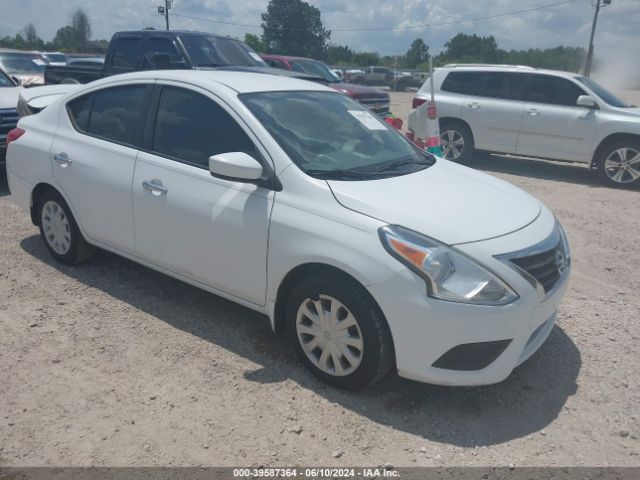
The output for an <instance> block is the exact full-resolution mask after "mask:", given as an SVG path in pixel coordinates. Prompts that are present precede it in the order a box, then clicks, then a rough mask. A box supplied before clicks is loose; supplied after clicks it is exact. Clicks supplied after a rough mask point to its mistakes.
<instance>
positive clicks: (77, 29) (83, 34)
mask: <svg viewBox="0 0 640 480" xmlns="http://www.w3.org/2000/svg"><path fill="white" fill-rule="evenodd" d="M71 27H72V28H73V32H74V47H75V49H76V50H77V51H80V52H86V51H87V45H88V43H89V39H90V38H91V22H90V21H89V15H88V14H87V12H86V11H85V10H83V9H82V8H78V9H77V10H76V11H75V12H73V16H72V17H71Z"/></svg>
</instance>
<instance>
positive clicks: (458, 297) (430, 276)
mask: <svg viewBox="0 0 640 480" xmlns="http://www.w3.org/2000/svg"><path fill="white" fill-rule="evenodd" d="M380 239H381V240H382V244H383V245H384V247H385V249H386V250H387V251H388V252H389V253H390V254H391V255H392V256H394V257H395V258H397V259H398V260H399V261H400V262H402V263H403V264H405V265H406V266H407V267H409V268H410V269H411V270H413V271H414V272H416V273H417V274H418V275H420V276H421V277H422V278H424V280H425V282H426V284H427V290H428V294H429V296H431V297H434V298H438V299H440V300H448V301H450V302H459V303H471V304H476V305H506V304H507V303H510V302H513V301H514V300H515V299H517V298H518V295H517V294H516V293H515V292H514V291H513V290H512V289H511V288H510V287H509V286H508V285H507V284H506V283H504V282H503V281H502V280H501V279H500V278H498V276H497V275H495V274H494V273H492V272H490V271H489V270H487V269H486V268H485V267H483V266H481V265H480V264H478V263H476V262H475V261H473V260H472V259H471V258H469V257H467V256H466V255H464V254H462V253H460V252H458V251H456V250H454V249H452V248H451V247H448V246H447V245H444V244H442V243H440V242H437V241H435V240H433V239H431V238H428V237H425V236H423V235H420V234H418V233H416V232H413V231H411V230H408V229H406V228H403V227H399V226H397V225H390V226H387V227H383V228H381V229H380Z"/></svg>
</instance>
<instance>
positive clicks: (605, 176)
mask: <svg viewBox="0 0 640 480" xmlns="http://www.w3.org/2000/svg"><path fill="white" fill-rule="evenodd" d="M621 149H627V153H626V157H627V158H626V159H625V160H626V161H629V160H631V158H633V157H635V156H636V155H639V154H640V140H635V139H629V140H621V141H618V142H612V143H610V144H608V145H605V146H604V147H603V148H601V149H600V151H599V152H598V155H597V157H596V159H595V162H594V163H595V166H596V169H597V172H598V177H600V180H602V181H603V182H604V183H606V184H607V185H612V186H615V187H625V188H628V187H634V186H637V185H638V184H640V176H638V177H637V178H635V180H634V179H633V177H634V175H638V174H640V164H634V165H633V167H634V168H633V169H632V173H630V172H629V170H628V169H629V168H630V167H629V166H628V165H627V170H626V171H625V170H624V169H623V171H622V176H621V177H618V176H617V175H616V173H618V172H620V169H617V168H615V167H613V166H610V168H607V166H606V161H607V159H608V158H609V157H612V160H613V162H614V164H615V162H618V161H621V160H622V157H621V155H620V154H618V153H616V152H618V151H620V150H621ZM617 178H619V180H616V179H617Z"/></svg>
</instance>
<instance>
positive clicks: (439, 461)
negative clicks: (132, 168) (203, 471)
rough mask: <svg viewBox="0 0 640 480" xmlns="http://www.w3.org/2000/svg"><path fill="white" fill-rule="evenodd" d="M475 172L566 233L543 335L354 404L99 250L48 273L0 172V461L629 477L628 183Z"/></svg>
mask: <svg viewBox="0 0 640 480" xmlns="http://www.w3.org/2000/svg"><path fill="white" fill-rule="evenodd" d="M392 96H393V105H394V107H392V109H393V110H394V111H395V112H398V110H400V107H401V106H402V105H408V103H409V101H410V98H411V94H408V93H405V94H392ZM632 101H633V99H632ZM636 101H637V100H636ZM638 103H640V101H639V102H638ZM400 113H401V112H400ZM401 114H402V113H401ZM405 114H406V113H405ZM473 166H475V167H477V168H479V169H481V170H484V171H486V172H488V173H490V174H492V175H496V176H498V177H500V178H503V179H505V180H508V181H510V182H513V183H514V184H516V185H518V186H520V187H521V188H523V189H525V190H527V191H529V192H530V193H532V194H533V195H535V196H537V197H538V198H540V199H541V200H542V201H543V202H545V203H546V205H548V206H549V207H550V208H551V209H552V210H553V211H554V213H555V214H556V215H557V216H558V217H559V219H560V221H561V222H562V223H563V225H564V226H565V228H566V230H567V233H568V236H569V240H570V243H571V246H572V249H573V261H574V264H573V265H574V269H573V277H572V280H571V287H570V291H569V293H568V296H567V299H566V301H565V302H564V304H563V306H562V308H561V311H560V314H559V319H558V325H557V327H556V328H555V329H554V330H553V332H552V334H551V336H550V338H549V340H548V341H547V343H546V344H545V345H544V346H543V347H542V348H541V349H540V351H539V352H538V353H537V354H536V355H534V356H533V357H532V358H531V359H530V360H529V361H528V362H526V363H525V364H524V365H522V366H521V367H519V368H518V369H516V371H515V372H514V373H513V375H512V376H511V377H510V378H509V379H507V380H506V381H505V382H503V383H501V384H498V385H494V386H490V387H484V388H445V387H435V386H430V385H423V384H419V383H414V382H411V381H407V380H403V379H400V378H398V377H396V376H394V375H390V376H389V377H387V378H386V379H384V380H383V381H382V382H381V383H380V384H379V385H377V386H376V387H374V388H372V389H370V390H367V391H362V392H357V393H349V392H343V391H338V390H334V389H332V388H329V387H327V386H325V385H324V384H322V383H320V382H318V381H316V380H315V379H314V378H313V377H312V376H311V375H310V374H309V373H307V371H305V370H304V369H303V367H302V366H301V365H300V364H299V363H298V361H297V360H296V358H295V355H294V353H293V351H292V349H291V348H289V346H288V345H287V343H286V342H285V340H284V339H282V338H278V337H275V336H274V335H272V333H271V331H270V328H269V325H268V320H267V319H266V317H263V316H261V315H258V314H256V313H253V312H251V311H249V310H247V309H245V308H243V307H240V306H237V305H235V304H233V303H230V302H228V301H225V300H223V299H221V298H218V297H216V296H214V295H211V294H209V293H205V292H203V291H200V290H198V289H196V288H194V287H191V286H188V285H186V284H183V283H181V282H179V281H176V280H173V279H171V278H169V277H166V276H164V275H161V274H159V273H156V272H154V271H152V270H149V269H147V268H144V267H141V266H138V265H136V264H135V263H132V262H130V261H128V260H124V259H122V258H119V257H117V256H115V255H112V254H109V253H101V254H100V255H99V256H98V257H97V258H96V259H95V260H94V261H93V262H91V263H90V264H87V265H85V266H81V267H75V268H70V267H65V266H62V265H59V264H56V263H55V262H54V261H53V260H52V259H51V258H50V257H49V255H48V254H47V252H46V249H45V247H44V245H43V244H42V242H41V241H40V239H39V237H38V236H37V233H38V232H37V229H36V228H35V227H34V226H33V225H32V224H31V222H30V220H29V218H28V217H27V215H25V214H24V213H23V212H21V211H20V210H19V209H18V208H17V207H16V206H15V205H14V204H13V203H12V202H11V197H10V195H9V192H8V190H7V186H6V180H5V178H4V176H2V177H1V178H0V465H5V466H7V465H11V466H29V465H56V466H71V465H74V466H78V465H110V466H116V465H201V464H202V465H229V466H233V465H265V466H266V465H281V466H285V465H314V466H315V465H362V466H376V465H382V464H385V463H387V462H389V463H391V464H392V465H395V466H413V465H491V464H499V465H508V464H514V465H516V466H524V465H526V466H541V465H563V466H564V465H601V466H605V465H618V466H640V420H639V418H638V415H640V408H639V407H638V406H639V405H640V385H639V381H640V361H639V360H640V342H639V336H640V296H639V295H638V294H639V293H640V240H639V235H638V232H640V215H639V207H640V191H639V190H638V189H635V190H618V189H612V188H608V187H604V186H602V185H600V184H599V183H598V182H597V181H596V180H595V179H593V178H592V177H591V176H590V175H589V172H588V171H587V169H586V168H585V167H582V166H576V165H570V164H559V163H551V162H542V161H540V162H538V161H531V160H521V159H514V158H503V157H497V156H486V155H478V156H477V158H476V159H474V162H473ZM496 214H499V212H496Z"/></svg>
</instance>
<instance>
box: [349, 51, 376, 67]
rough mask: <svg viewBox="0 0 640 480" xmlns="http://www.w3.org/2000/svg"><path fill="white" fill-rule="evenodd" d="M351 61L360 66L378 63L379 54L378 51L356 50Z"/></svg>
mask: <svg viewBox="0 0 640 480" xmlns="http://www.w3.org/2000/svg"><path fill="white" fill-rule="evenodd" d="M352 62H353V64H354V65H358V66H360V67H368V66H370V65H380V55H379V54H378V52H356V53H354V54H353V58H352Z"/></svg>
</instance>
